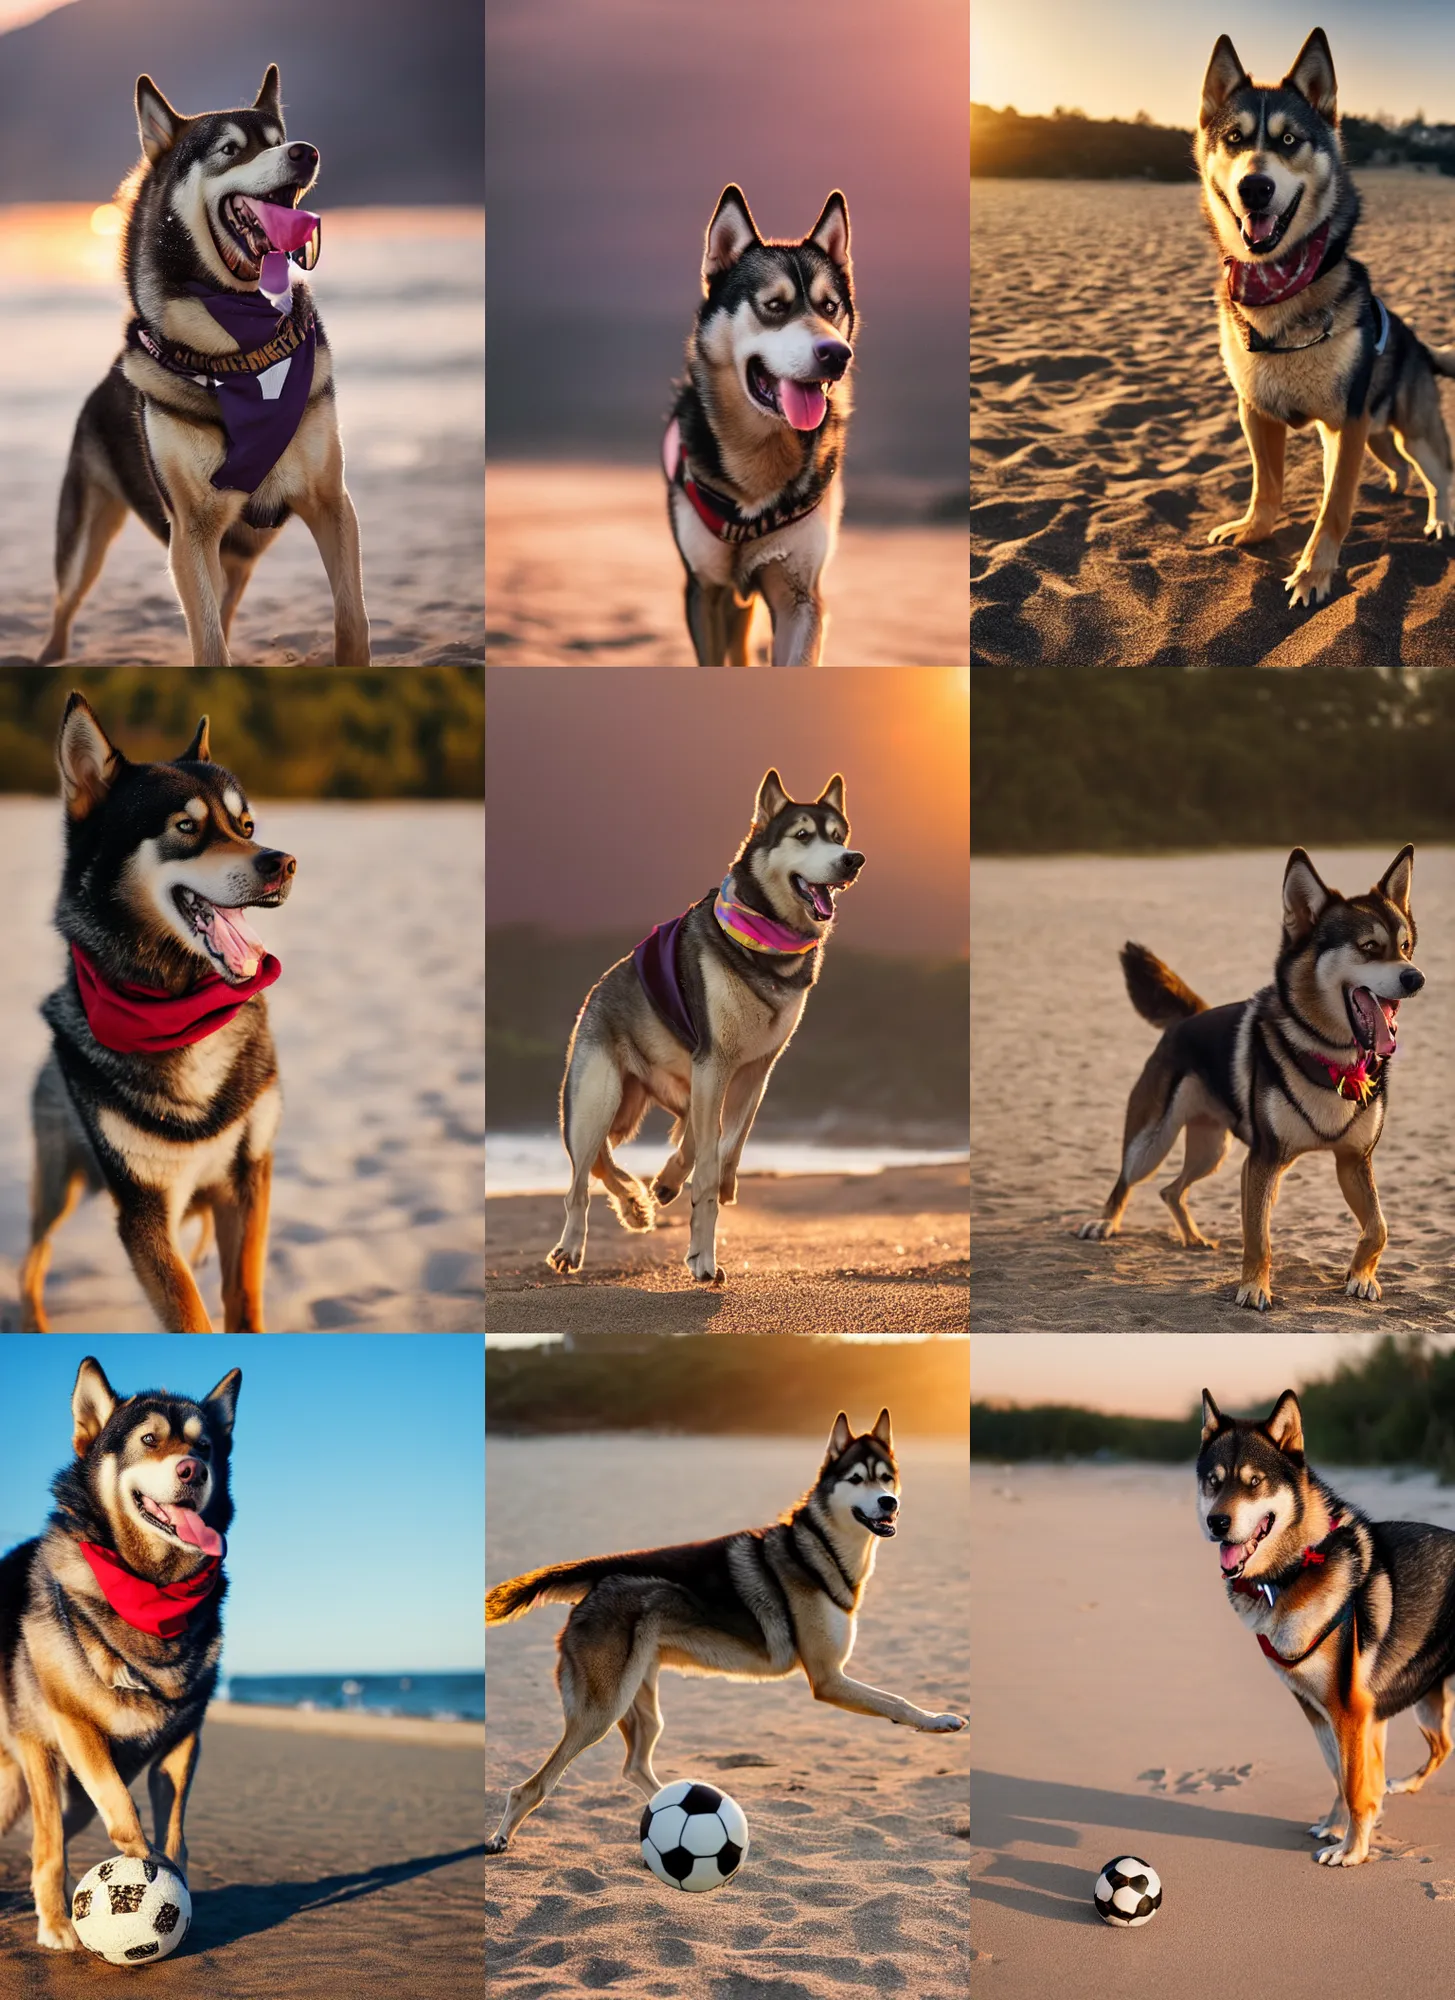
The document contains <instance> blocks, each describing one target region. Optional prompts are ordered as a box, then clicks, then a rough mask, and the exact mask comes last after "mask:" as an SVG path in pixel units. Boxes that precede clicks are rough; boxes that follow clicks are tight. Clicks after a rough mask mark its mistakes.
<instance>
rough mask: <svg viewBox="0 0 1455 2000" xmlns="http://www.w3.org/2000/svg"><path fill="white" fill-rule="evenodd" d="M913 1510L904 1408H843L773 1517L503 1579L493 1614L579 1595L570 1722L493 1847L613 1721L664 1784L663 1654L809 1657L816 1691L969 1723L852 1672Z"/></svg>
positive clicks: (678, 1664)
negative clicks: (875, 1583) (897, 1451)
mask: <svg viewBox="0 0 1455 2000" xmlns="http://www.w3.org/2000/svg"><path fill="white" fill-rule="evenodd" d="M898 1519H899V1472H898V1467H897V1466H896V1463H895V1458H894V1441H893V1436H892V1433H891V1429H890V1421H889V1412H888V1410H881V1411H880V1413H879V1417H878V1419H877V1421H876V1422H875V1424H874V1426H873V1428H872V1430H870V1431H868V1432H866V1433H864V1434H863V1435H862V1436H857V1437H856V1436H855V1434H854V1432H853V1431H852V1429H851V1428H850V1426H849V1420H848V1418H847V1416H846V1415H844V1414H843V1413H842V1412H840V1414H839V1416H838V1417H837V1418H836V1420H835V1422H834V1427H833V1429H832V1431H831V1432H830V1434H829V1441H828V1449H827V1451H826V1453H825V1456H824V1461H823V1465H822V1467H821V1469H820V1471H819V1475H818V1478H817V1480H816V1481H815V1483H814V1485H813V1486H812V1487H811V1488H810V1490H809V1491H808V1492H807V1493H806V1494H805V1495H804V1496H803V1498H802V1499H801V1500H800V1501H799V1502H798V1504H797V1506H795V1507H793V1508H790V1509H789V1511H788V1512H787V1513H785V1514H784V1515H783V1516H782V1518H781V1519H780V1520H779V1521H778V1522H776V1523H775V1524H774V1525H773V1526H772V1527H768V1528H749V1529H744V1530H743V1531H742V1532H740V1533H738V1534H733V1535H723V1536H720V1537H719V1538H718V1539H717V1540H715V1541H708V1542H687V1543H683V1544H681V1545H679V1546H677V1547H675V1548H665V1549H635V1550H632V1551H629V1552H627V1553H625V1554H622V1555H612V1556H594V1557H590V1558H588V1559H587V1560H586V1561H584V1562H569V1563H556V1564H553V1565H551V1566H550V1567H549V1568H546V1569H538V1570H532V1571H531V1572H530V1574H529V1575H528V1576H517V1577H512V1578H510V1579H509V1581H507V1582H505V1583H498V1584H496V1585H495V1586H494V1588H493V1589H492V1590H491V1591H490V1592H489V1594H488V1596H487V1597H486V1600H485V1622H486V1624H487V1625H500V1624H504V1623H506V1622H507V1621H508V1620H510V1619H512V1618H518V1617H520V1616H521V1615H522V1614H523V1613H525V1612H527V1611H529V1610H530V1609H531V1608H532V1607H533V1606H534V1605H537V1604H570V1605H574V1606H575V1609H574V1610H573V1611H572V1613H571V1615H570V1617H569V1618H568V1619H567V1620H566V1623H565V1625H564V1626H563V1627H562V1630H561V1635H560V1639H559V1641H558V1642H557V1643H558V1652H559V1664H558V1666H557V1669H556V1684H557V1686H558V1687H559V1689H560V1692H561V1706H562V1708H563V1709H564V1711H565V1730H564V1732H563V1734H562V1737H561V1740H560V1742H559V1743H558V1744H557V1746H556V1748H555V1749H554V1750H553V1751H552V1753H551V1755H550V1756H549V1757H548V1758H547V1759H546V1761H545V1763H544V1764H543V1765H542V1766H541V1768H540V1769H539V1770H538V1771H537V1772H535V1773H534V1775H533V1776H531V1777H529V1778H527V1779H526V1780H525V1781H524V1782H523V1783H522V1784H519V1785H514V1786H512V1787H511V1791H510V1795H509V1798H508V1800H507V1802H506V1808H505V1815H504V1817H503V1819H502V1820H501V1822H500V1826H499V1829H498V1831H497V1832H496V1834H495V1836H494V1838H493V1839H492V1840H491V1841H490V1842H489V1844H488V1847H487V1850H486V1851H487V1852H488V1853H491V1854H499V1853H502V1852H503V1851H504V1849H505V1848H506V1847H507V1846H508V1845H509V1843H510V1839H511V1836H512V1835H513V1834H514V1832H515V1829H516V1828H517V1827H518V1826H519V1824H520V1822H521V1821H522V1820H523V1819H524V1818H525V1816H526V1814H527V1813H531V1812H534V1811H535V1809H536V1807H537V1806H538V1805H540V1804H541V1802H542V1801H543V1800H544V1799H545V1798H546V1797H548V1795H549V1794H550V1793H551V1792H552V1791H553V1790H554V1789H555V1787H556V1785H557V1784H559V1782H560V1780H561V1778H562V1776H563V1775H564V1773H565V1771H566V1768H567V1766H568V1765H569V1764H570V1763H571V1761H572V1759H573V1758H575V1757H578V1756H579V1755H580V1754H581V1752H582V1751H583V1750H585V1749H587V1748H588V1747H589V1746H590V1745H591V1744H593V1743H597V1742H599V1741H600V1740H601V1738H602V1737H603V1736H605V1735H606V1734H607V1732H608V1731H609V1730H610V1729H611V1727H612V1725H613V1724H615V1725H616V1726H617V1728H619V1729H620V1730H621V1733H622V1736H623V1738H624V1739H625V1742H626V1752H627V1754H626V1763H625V1766H624V1767H623V1773H622V1775H623V1776H624V1777H625V1778H626V1779H627V1780H628V1781H629V1782H630V1783H632V1784H634V1785H636V1786H637V1787H638V1789H639V1790H640V1791H641V1792H642V1793H643V1794H644V1795H645V1797H647V1798H649V1799H650V1798H652V1797H653V1796H654V1795H655V1794H656V1792H657V1791H658V1790H660V1780H659V1779H658V1777H657V1774H656V1771H655V1770H654V1769H653V1767H652V1752H653V1750H654V1749H655V1748H656V1744H657V1740H658V1738H659V1737H660V1735H661V1733H662V1716H661V1711H660V1709H659V1708H658V1706H657V1676H658V1673H659V1672H660V1670H661V1669H662V1668H663V1667H669V1668H676V1669H677V1670H678V1671H680V1672H683V1673H695V1674H724V1675H727V1676H729V1677H730V1678H732V1679H734V1680H782V1679H784V1678H786V1676H787V1675H789V1674H791V1673H794V1672H795V1671H797V1670H799V1669H801V1670H802V1672H803V1673H804V1675H805V1676H806V1677H807V1680H808V1684H809V1686H810V1688H811V1689H812V1691H813V1697H814V1700H815V1701H826V1702H831V1703H832V1704H833V1705H834V1706H835V1707H836V1708H846V1709H849V1710H851V1711H852V1712H853V1713H854V1714H856V1715H876V1716H879V1717H881V1718H882V1719H883V1720H884V1721H886V1722H896V1723H902V1724H904V1725H906V1726H907V1727H909V1728H911V1729H918V1730H926V1731H930V1732H934V1733H940V1732H948V1731H953V1730H958V1729H962V1728H963V1727H964V1721H963V1719H962V1718H961V1717H960V1716H958V1715H951V1714H943V1715H931V1714H930V1713H929V1712H928V1711H927V1710H925V1709H922V1708H917V1707H916V1706H915V1704H914V1703H913V1702H910V1701H905V1700H904V1699H903V1698H902V1697H901V1696H899V1695H895V1694H886V1693H885V1692H884V1691H883V1690H882V1689H880V1688H874V1687H869V1686H868V1685H867V1684H866V1683H864V1682H863V1681H855V1680H851V1679H850V1678H849V1676H848V1675H847V1674H846V1673H845V1672H844V1666H845V1663H846V1662H847V1660H848V1658H849V1654H850V1651H851V1650H852V1647H853V1643H854V1621H855V1618H856V1616H857V1614H858V1611H859V1607H860V1604H861V1602H862V1600H863V1596H864V1592H865V1590H866V1588H867V1586H868V1583H869V1578H870V1575H871V1574H872V1572H873V1568H874V1554H875V1548H876V1544H877V1541H878V1540H879V1539H881V1538H882V1539H888V1538H889V1537H891V1536H892V1535H893V1534H894V1533H895V1531H896V1527H897V1523H898Z"/></svg>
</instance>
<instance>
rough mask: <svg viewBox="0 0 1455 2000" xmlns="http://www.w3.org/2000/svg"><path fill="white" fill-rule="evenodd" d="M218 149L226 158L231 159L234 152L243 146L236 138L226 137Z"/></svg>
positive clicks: (239, 150) (237, 151) (238, 151)
mask: <svg viewBox="0 0 1455 2000" xmlns="http://www.w3.org/2000/svg"><path fill="white" fill-rule="evenodd" d="M217 150H218V152H219V153H221V155H222V157H223V158H224V159H225V160H230V159H231V158H232V156H233V154H234V153H240V152H241V151H242V147H241V146H240V145H239V144H238V143H237V140H236V139H224V140H223V142H222V144H221V145H220V146H219V147H218V149H217Z"/></svg>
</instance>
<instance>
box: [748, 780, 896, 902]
mask: <svg viewBox="0 0 1455 2000" xmlns="http://www.w3.org/2000/svg"><path fill="white" fill-rule="evenodd" d="M848 840H849V820H848V814H847V813H846V812H845V810H844V781H843V779H842V778H841V777H838V776H837V775H835V776H834V777H832V778H830V779H829V781H828V783H827V784H826V785H825V786H824V788H823V790H822V791H821V792H820V793H819V795H818V797H817V798H816V799H815V800H814V802H813V804H812V805H801V804H799V803H798V802H797V801H796V800H794V799H790V798H789V796H788V794H787V792H785V791H784V789H783V780H782V779H781V778H780V777H779V775H778V773H777V772H776V771H769V772H768V773H767V774H766V775H765V776H764V779H763V782H762V784H761V785H760V786H759V787H758V797H757V800H756V802H755V804H754V807H753V824H752V826H751V828H750V829H749V832H748V837H747V839H746V840H745V841H744V842H743V845H742V846H741V847H740V848H739V849H738V853H737V857H736V859H735V860H734V863H733V866H734V868H735V869H736V870H737V872H738V873H739V875H741V874H743V873H744V872H746V874H747V875H748V876H749V878H750V879H751V880H752V881H753V882H755V883H756V884H757V886H758V888H759V889H760V890H761V891H762V894H763V897H764V899H765V900H766V902H767V904H768V907H769V908H770V909H771V910H772V912H773V914H774V915H775V916H776V917H778V918H779V919H780V920H781V921H782V922H783V923H785V924H788V925H789V926H790V927H791V928H793V929H795V930H802V929H803V928H804V926H805V923H806V924H807V925H808V927H809V928H810V929H811V930H813V931H816V932H819V933H822V932H823V931H825V930H826V929H827V928H828V926H829V925H830V924H831V923H832V922H833V920H834V898H835V897H836V896H837V895H838V894H839V892H840V891H841V890H842V889H846V888H847V887H848V886H849V884H850V883H851V882H854V881H856V880H857V879H858V874H859V870H860V869H861V868H862V867H863V866H864V857H863V855H862V854H859V853H856V852H855V850H854V849H853V848H852V847H850V846H849V845H848Z"/></svg>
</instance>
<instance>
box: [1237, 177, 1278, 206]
mask: <svg viewBox="0 0 1455 2000" xmlns="http://www.w3.org/2000/svg"><path fill="white" fill-rule="evenodd" d="M1238 199H1239V201H1240V202H1242V204H1243V206H1244V208H1245V209H1246V210H1247V211H1248V213H1249V215H1257V214H1259V213H1260V212H1261V211H1262V210H1263V209H1265V208H1267V207H1268V205H1269V203H1270V202H1271V201H1272V199H1273V182H1272V179H1271V178H1270V177H1269V175H1267V174H1244V176H1243V178H1242V179H1241V180H1240V181H1239V182H1238Z"/></svg>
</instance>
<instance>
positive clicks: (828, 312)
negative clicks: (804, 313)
mask: <svg viewBox="0 0 1455 2000" xmlns="http://www.w3.org/2000/svg"><path fill="white" fill-rule="evenodd" d="M838 309H839V302H838V300H837V299H825V300H824V302H823V304H822V306H821V307H820V308H819V310H820V312H822V314H823V316H824V318H825V319H832V318H833V316H834V314H835V313H836V312H837V311H838Z"/></svg>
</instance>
